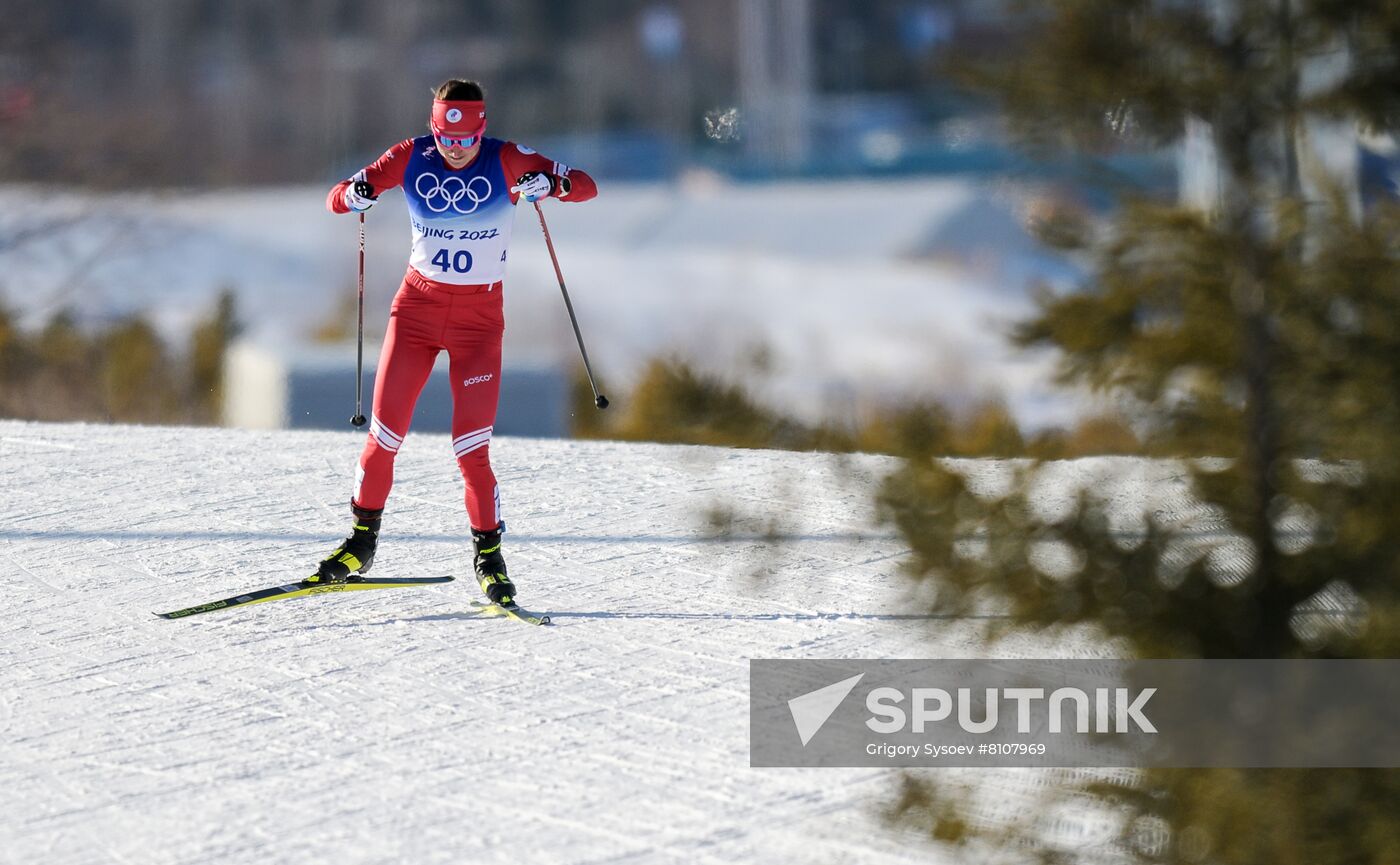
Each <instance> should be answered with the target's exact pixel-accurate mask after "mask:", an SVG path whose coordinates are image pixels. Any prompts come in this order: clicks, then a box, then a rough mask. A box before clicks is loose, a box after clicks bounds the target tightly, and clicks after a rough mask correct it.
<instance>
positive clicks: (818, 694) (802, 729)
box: [788, 673, 865, 748]
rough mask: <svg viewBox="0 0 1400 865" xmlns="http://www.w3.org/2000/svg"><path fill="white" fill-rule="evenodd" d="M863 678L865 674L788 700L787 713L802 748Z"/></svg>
mask: <svg viewBox="0 0 1400 865" xmlns="http://www.w3.org/2000/svg"><path fill="white" fill-rule="evenodd" d="M863 678H865V674H864V673H861V674H860V675H858V676H852V677H851V678H849V679H842V680H841V681H839V682H837V683H836V684H834V685H827V686H826V687H825V688H818V689H817V690H815V691H811V692H808V693H806V694H803V695H802V696H800V697H793V698H792V699H791V700H788V711H790V712H792V723H793V724H795V725H797V735H798V736H800V737H801V738H802V747H804V748H805V747H807V743H808V742H810V741H812V737H813V736H815V735H817V731H818V730H820V729H821V728H822V725H823V724H825V723H826V722H827V719H828V718H830V717H831V714H832V713H833V712H835V711H836V709H837V707H838V706H840V705H841V702H842V701H843V700H845V699H846V695H847V694H849V693H851V689H853V688H855V686H856V683H857V682H859V681H860V680H861V679H863Z"/></svg>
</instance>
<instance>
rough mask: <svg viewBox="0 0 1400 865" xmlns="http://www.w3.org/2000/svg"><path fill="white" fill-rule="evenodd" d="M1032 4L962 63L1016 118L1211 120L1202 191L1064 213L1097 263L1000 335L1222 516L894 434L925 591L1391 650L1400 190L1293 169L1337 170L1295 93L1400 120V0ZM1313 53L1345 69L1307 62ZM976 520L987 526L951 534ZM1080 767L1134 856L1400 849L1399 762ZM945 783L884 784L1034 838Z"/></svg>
mask: <svg viewBox="0 0 1400 865" xmlns="http://www.w3.org/2000/svg"><path fill="white" fill-rule="evenodd" d="M1025 14H1026V16H1027V20H1028V21H1029V22H1031V25H1030V29H1033V38H1028V39H1027V40H1026V42H1025V44H1024V45H1022V46H1020V48H1019V50H1018V51H1017V52H1016V53H1015V54H1014V57H1013V58H1012V59H1010V60H1009V61H1007V60H1006V58H998V59H999V61H1002V65H1000V66H997V67H981V68H974V73H973V76H972V77H973V80H974V81H975V83H977V84H978V85H980V86H983V87H985V88H987V89H988V91H989V92H991V93H992V94H993V95H995V96H996V97H997V98H998V99H999V100H1000V102H1001V104H1002V105H1003V107H1004V108H1005V110H1006V112H1007V115H1008V117H1009V119H1010V121H1011V125H1012V128H1013V129H1014V130H1016V132H1017V133H1018V134H1020V135H1021V136H1023V137H1024V139H1025V140H1026V141H1028V142H1029V143H1030V144H1031V145H1032V146H1034V147H1038V148H1050V147H1059V146H1069V147H1074V148H1077V149H1079V150H1081V151H1102V150H1105V149H1109V148H1112V147H1115V146H1119V145H1120V144H1121V141H1122V137H1123V136H1124V135H1125V134H1128V135H1130V136H1132V137H1135V138H1136V139H1137V141H1138V142H1140V143H1143V144H1169V143H1172V142H1175V141H1177V140H1179V139H1180V138H1181V136H1182V135H1183V133H1184V132H1185V130H1186V129H1187V127H1188V125H1192V126H1194V127H1195V128H1197V129H1202V128H1204V129H1208V130H1209V141H1210V142H1211V145H1212V148H1213V150H1214V152H1215V154H1216V156H1217V159H1218V172H1219V176H1220V184H1219V196H1218V199H1217V201H1216V203H1215V206H1214V207H1212V208H1209V209H1207V210H1205V211H1200V210H1192V209H1186V208H1183V207H1179V206H1174V205H1171V204H1168V203H1163V202H1154V201H1145V200H1138V201H1130V202H1126V203H1125V205H1124V207H1122V208H1121V209H1120V211H1119V212H1118V214H1117V216H1116V218H1115V219H1114V220H1113V223H1112V225H1111V226H1108V228H1107V230H1105V231H1103V232H1097V233H1096V232H1093V231H1090V230H1080V231H1058V230H1057V231H1056V232H1055V234H1056V236H1057V237H1059V238H1061V239H1065V238H1068V242H1070V243H1077V244H1080V245H1081V246H1082V247H1083V249H1084V251H1085V252H1086V253H1088V254H1090V255H1092V257H1093V260H1094V261H1095V266H1094V269H1093V274H1092V276H1091V278H1089V280H1088V281H1087V283H1086V284H1085V285H1084V286H1083V287H1082V288H1081V290H1079V291H1076V292H1073V293H1069V294H1066V295H1050V294H1047V295H1045V296H1044V297H1042V298H1041V301H1040V309H1039V313H1038V314H1037V316H1036V317H1035V318H1034V319H1033V320H1031V321H1029V322H1026V323H1025V324H1024V325H1023V326H1022V327H1021V329H1020V330H1019V332H1018V334H1017V341H1018V342H1019V343H1020V344H1022V345H1036V346H1049V347H1053V348H1056V349H1058V350H1059V352H1060V357H1061V362H1060V373H1061V378H1062V379H1063V380H1064V381H1065V382H1067V383H1072V384H1079V385H1086V386H1088V387H1091V388H1094V389H1097V390H1099V391H1100V392H1102V393H1105V394H1109V395H1114V396H1116V397H1118V398H1119V400H1120V402H1121V406H1122V408H1121V410H1122V411H1123V412H1124V413H1125V414H1129V415H1130V416H1131V418H1132V420H1133V425H1134V428H1135V429H1139V430H1141V431H1143V432H1144V434H1145V435H1146V437H1147V442H1148V447H1149V449H1150V450H1151V451H1152V452H1153V453H1155V454H1157V455H1159V456H1164V457H1175V458H1179V459H1180V462H1179V465H1180V468H1181V470H1182V472H1183V473H1185V474H1186V475H1187V476H1188V477H1189V479H1190V481H1191V484H1192V488H1193V490H1194V492H1195V495H1196V497H1197V498H1198V500H1199V501H1200V503H1201V504H1202V505H1203V507H1204V510H1203V513H1205V514H1207V515H1208V516H1209V519H1210V520H1211V524H1212V526H1214V527H1215V528H1216V529H1217V530H1218V532H1217V535H1218V536H1220V537H1222V538H1223V540H1222V541H1220V542H1219V543H1217V544H1216V546H1215V547H1214V548H1207V547H1205V546H1203V545H1202V544H1201V542H1200V541H1199V539H1198V538H1193V536H1192V533H1191V530H1190V529H1191V527H1190V525H1189V524H1183V522H1182V521H1179V520H1174V519H1171V518H1169V517H1167V516H1164V515H1157V514H1148V515H1146V521H1147V522H1146V533H1145V534H1146V537H1145V539H1144V540H1143V541H1142V542H1140V543H1136V542H1135V543H1132V544H1125V543H1123V542H1122V541H1121V539H1119V538H1116V537H1115V536H1114V534H1113V532H1112V531H1111V528H1110V527H1111V526H1112V525H1113V524H1114V517H1115V515H1114V513H1113V507H1112V506H1111V505H1110V504H1109V503H1108V502H1106V501H1104V500H1102V499H1101V498H1099V497H1097V496H1096V495H1095V491H1093V490H1090V491H1086V492H1085V493H1084V494H1083V495H1081V497H1080V499H1079V501H1078V504H1077V506H1076V507H1074V508H1073V509H1072V510H1071V511H1070V512H1069V513H1067V514H1063V515H1060V516H1057V517H1055V518H1047V517H1041V516H1038V515H1037V514H1038V511H1037V509H1036V508H1035V506H1034V502H1033V500H1032V497H1031V493H1030V490H1031V487H1032V484H1033V483H1034V481H1035V478H1036V477H1037V475H1038V474H1039V471H1040V467H1038V466H1034V465H1032V466H1030V467H1028V468H1026V469H1024V470H1023V471H1022V472H1021V473H1020V475H1019V482H1018V483H1017V484H1016V485H1014V486H1013V488H1012V489H1011V490H1010V492H1008V493H1006V494H1005V495H1004V496H999V497H997V498H995V499H990V500H989V499H987V498H984V497H979V496H977V495H974V494H973V492H972V491H971V490H970V489H969V487H968V485H967V483H966V482H965V481H964V480H963V478H962V477H961V476H960V475H959V474H957V473H956V472H954V471H952V470H949V469H947V468H945V467H943V466H940V465H938V464H935V463H931V462H911V463H910V464H909V465H908V466H907V467H906V468H905V469H904V470H903V471H901V472H900V473H899V474H897V475H896V476H894V477H892V478H891V479H890V480H889V481H888V483H887V485H886V487H885V490H884V492H883V494H882V504H883V507H884V511H885V514H886V515H887V518H888V519H889V520H890V521H891V522H892V523H893V524H894V525H895V526H897V527H898V528H899V530H900V531H901V532H902V533H903V534H904V536H905V537H906V538H907V539H908V540H909V543H910V545H911V547H912V549H913V551H914V558H913V562H912V566H911V567H912V570H913V571H914V573H915V575H916V576H919V577H922V578H928V579H935V580H936V581H937V585H938V593H937V609H938V611H939V612H943V613H954V614H962V613H970V612H974V611H980V610H982V609H984V608H985V606H986V605H987V604H994V605H996V606H997V607H998V608H1000V609H1005V610H1006V611H1008V612H1009V614H1010V618H1009V620H1007V621H1004V622H1002V623H1001V624H1000V627H1022V628H1034V629H1042V630H1045V631H1049V632H1058V631H1062V630H1067V629H1071V628H1083V627H1091V628H1093V629H1096V630H1097V631H1098V632H1099V633H1101V634H1103V635H1105V636H1109V637H1114V638H1117V639H1118V640H1119V641H1120V642H1121V643H1124V644H1126V645H1128V646H1130V647H1131V648H1132V650H1133V652H1134V653H1135V654H1136V655H1137V656H1139V657H1148V658H1152V657H1167V658H1171V657H1205V658H1293V657H1312V658H1345V657H1394V656H1395V653H1396V651H1397V650H1400V533H1396V532H1395V531H1394V527H1395V526H1396V525H1400V250H1397V247H1396V241H1395V238H1396V237H1400V234H1398V233H1397V229H1400V211H1397V209H1396V208H1395V207H1394V206H1393V205H1388V206H1383V207H1379V208H1377V209H1375V210H1373V211H1372V212H1369V213H1365V214H1359V215H1358V213H1357V210H1356V208H1355V207H1354V205H1353V204H1352V203H1351V202H1350V201H1348V200H1347V196H1346V195H1345V194H1344V192H1342V191H1337V192H1336V194H1334V195H1333V196H1331V198H1330V199H1329V200H1320V199H1319V198H1318V196H1317V195H1316V194H1314V195H1313V196H1312V197H1311V198H1308V197H1305V195H1304V192H1303V191H1304V187H1305V186H1306V185H1308V184H1306V183H1305V181H1306V180H1308V179H1309V174H1310V173H1311V174H1312V179H1313V180H1314V183H1313V184H1312V185H1313V186H1314V187H1315V188H1321V189H1326V188H1327V187H1328V180H1329V179H1328V178H1326V177H1318V176H1317V174H1316V166H1315V164H1314V163H1313V162H1312V161H1311V160H1310V156H1309V149H1310V144H1309V138H1308V136H1307V129H1308V120H1309V118H1311V117H1316V116H1323V115H1325V116H1330V117H1334V118H1341V119H1345V120H1348V121H1351V122H1356V123H1361V124H1368V125H1371V126H1374V127H1378V128H1381V129H1394V128H1396V126H1397V125H1400V52H1397V51H1396V50H1395V46H1396V45H1397V44H1400V5H1397V4H1395V3H1393V2H1384V0H1350V2H1342V0H1259V2H1233V3H1227V2H1164V0H1056V2H1052V3H1040V4H1032V5H1028V6H1027V7H1026V9H1025ZM1329 52H1330V53H1333V54H1334V55H1335V53H1336V52H1344V56H1345V57H1346V58H1347V60H1348V64H1347V65H1346V68H1345V70H1344V71H1341V72H1337V71H1336V70H1333V75H1332V77H1331V80H1330V82H1329V81H1323V83H1318V80H1317V76H1311V80H1310V83H1308V84H1307V85H1306V86H1305V84H1304V82H1305V80H1309V78H1310V77H1309V76H1307V75H1305V74H1304V73H1305V72H1307V71H1309V70H1313V69H1315V68H1316V67H1315V66H1312V65H1310V64H1314V63H1315V62H1316V58H1318V57H1321V56H1322V55H1324V54H1327V53H1329ZM1332 180H1333V181H1335V180H1336V179H1335V178H1333V179H1332ZM1339 187H1340V185H1339V184H1335V183H1334V184H1333V189H1334V190H1337V189H1339ZM1057 228H1063V226H1058V227H1057ZM1202 457H1206V458H1211V459H1206V460H1201V459H1197V458H1202ZM972 531H976V532H979V533H980V534H981V536H982V537H983V538H985V540H986V544H985V545H984V547H983V549H984V550H985V554H984V555H978V556H975V557H974V556H971V555H970V554H969V553H968V552H967V547H966V545H965V544H964V543H963V541H964V539H965V538H966V536H967V534H968V533H969V532H972ZM1046 542H1054V543H1056V544H1060V545H1062V548H1066V547H1067V548H1068V549H1069V550H1070V551H1071V554H1070V555H1069V556H1068V557H1067V558H1068V560H1069V561H1071V562H1074V563H1075V566H1074V567H1073V568H1071V569H1070V570H1071V572H1070V573H1063V572H1061V573H1057V574H1055V575H1054V576H1051V575H1049V574H1047V573H1046V572H1045V567H1044V564H1043V562H1044V560H1043V558H1041V557H1040V555H1039V551H1041V550H1043V548H1044V546H1043V545H1044V544H1045V543H1046ZM1328 610H1330V611H1332V612H1333V614H1329V615H1322V614H1321V613H1323V612H1324V611H1328ZM1336 610H1340V612H1341V615H1336V614H1335V612H1336ZM1089 792H1092V793H1093V794H1095V795H1097V796H1098V797H1100V801H1101V802H1103V803H1105V804H1106V805H1108V806H1110V807H1114V808H1118V809H1121V810H1119V811H1118V812H1117V813H1119V814H1123V815H1126V819H1125V825H1127V826H1128V827H1130V828H1129V829H1128V830H1126V831H1125V833H1124V835H1123V838H1122V839H1121V840H1122V842H1123V846H1124V848H1125V849H1126V850H1127V852H1128V853H1129V854H1130V855H1131V856H1132V857H1133V858H1136V859H1139V860H1141V861H1152V862H1178V861H1180V862H1187V861H1208V862H1222V863H1272V862H1295V861H1296V862H1307V863H1310V865H1319V863H1331V862H1351V861H1356V862H1367V861H1396V859H1397V857H1400V817H1397V816H1396V812H1395V810H1394V808H1393V807H1389V806H1386V805H1383V804H1382V803H1391V805H1393V803H1394V802H1397V801H1400V778H1397V776H1396V773H1394V772H1383V771H1360V770H1335V771H1331V770H1329V771H1325V772H1323V771H1313V772H1301V771H1298V772H1293V771H1257V770H1256V771H1224V770H1213V771H1163V770H1154V771H1149V772H1146V773H1145V774H1144V776H1143V778H1142V781H1141V783H1140V785H1138V786H1137V787H1133V788H1124V787H1121V786H1116V787H1115V786H1102V787H1094V788H1091V789H1090V791H1089ZM965 805H966V803H965V802H963V801H962V800H961V799H959V798H958V797H957V796H956V795H954V794H951V793H950V792H949V791H948V790H946V789H944V788H941V787H939V786H937V785H936V784H929V783H926V782H920V781H918V780H916V779H912V778H911V779H910V780H909V783H908V784H907V786H906V788H905V790H904V791H903V795H902V797H901V800H900V802H899V804H898V805H897V807H896V813H897V814H898V815H899V816H900V817H901V818H902V819H904V820H906V821H913V822H922V823H923V824H924V825H925V826H927V827H929V828H930V831H931V833H932V834H933V835H934V836H935V837H941V838H944V839H948V840H958V841H963V842H966V841H968V840H969V839H970V838H972V837H979V838H980V839H981V840H982V841H992V842H997V841H1000V842H1003V843H1005V844H1006V845H1007V848H1008V850H1012V851H1015V850H1024V849H1025V848H1022V847H1018V846H1017V842H1019V841H1024V840H1026V839H1025V838H1024V837H1020V836H1018V837H1011V836H1000V837H997V836H995V835H993V834H989V833H986V832H980V831H979V830H976V829H975V828H973V827H975V826H977V825H978V823H977V821H975V820H972V819H970V818H969V815H968V814H967V813H966V809H965ZM1148 818H1151V819H1155V820H1160V821H1162V823H1163V825H1165V826H1166V827H1168V828H1169V830H1170V831H1169V833H1168V834H1167V836H1166V840H1165V842H1164V843H1155V842H1153V843H1148V842H1144V841H1143V840H1142V838H1141V836H1140V835H1139V834H1137V833H1135V832H1134V831H1132V829H1131V827H1136V826H1141V825H1143V823H1142V821H1143V820H1145V819H1148ZM1013 834H1014V833H1013ZM1082 854H1083V851H1073V852H1070V851H1056V850H1053V849H1051V850H1044V851H1042V853H1041V858H1045V859H1049V860H1068V859H1078V858H1079V857H1081V856H1082Z"/></svg>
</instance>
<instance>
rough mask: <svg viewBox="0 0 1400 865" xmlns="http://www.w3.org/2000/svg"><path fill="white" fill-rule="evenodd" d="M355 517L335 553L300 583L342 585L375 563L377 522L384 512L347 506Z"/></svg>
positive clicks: (365, 571) (377, 534)
mask: <svg viewBox="0 0 1400 865" xmlns="http://www.w3.org/2000/svg"><path fill="white" fill-rule="evenodd" d="M350 510H351V511H352V512H354V514H355V526H354V529H353V530H352V531H351V532H350V537H348V538H346V539H345V541H344V543H342V544H341V545H340V546H339V547H338V548H337V549H336V551H335V552H333V553H331V554H330V555H329V556H327V557H326V558H325V559H323V560H322V561H321V565H320V567H318V568H317V569H316V573H314V574H312V575H311V576H309V577H307V578H306V579H305V580H302V582H303V583H306V584H308V585H313V584H316V583H343V582H345V581H346V580H349V579H351V578H353V577H358V576H363V575H364V574H366V573H368V572H369V569H370V565H373V564H374V549H375V547H376V546H377V545H378V543H379V519H380V515H381V514H383V513H384V510H383V509H382V508H381V509H379V510H377V511H371V510H368V509H366V508H362V507H360V506H359V505H356V504H355V503H354V502H351V504H350Z"/></svg>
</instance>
